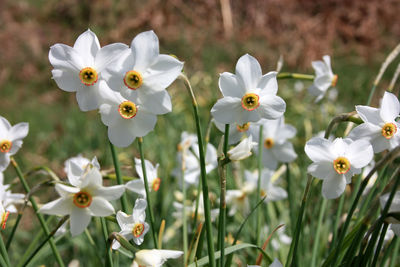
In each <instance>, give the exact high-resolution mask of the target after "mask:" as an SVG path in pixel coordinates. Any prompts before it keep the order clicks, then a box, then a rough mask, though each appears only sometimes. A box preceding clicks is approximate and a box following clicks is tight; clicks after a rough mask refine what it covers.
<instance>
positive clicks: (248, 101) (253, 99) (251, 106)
mask: <svg viewBox="0 0 400 267" xmlns="http://www.w3.org/2000/svg"><path fill="white" fill-rule="evenodd" d="M259 99H260V97H259V96H258V95H257V94H254V93H248V94H245V95H244V96H243V97H242V107H243V108H244V109H245V110H248V111H252V110H255V109H256V108H258V106H259V105H260V102H259Z"/></svg>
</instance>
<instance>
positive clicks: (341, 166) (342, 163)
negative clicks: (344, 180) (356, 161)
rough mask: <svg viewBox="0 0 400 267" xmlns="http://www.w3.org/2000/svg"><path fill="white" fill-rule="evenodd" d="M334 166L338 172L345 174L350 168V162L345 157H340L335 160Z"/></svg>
mask: <svg viewBox="0 0 400 267" xmlns="http://www.w3.org/2000/svg"><path fill="white" fill-rule="evenodd" d="M333 168H334V169H335V171H336V172H337V173H338V174H345V173H347V172H348V171H349V170H350V162H349V160H348V159H347V158H345V157H338V158H337V159H335V160H334V161H333Z"/></svg>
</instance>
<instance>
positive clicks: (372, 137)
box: [349, 92, 400, 153]
mask: <svg viewBox="0 0 400 267" xmlns="http://www.w3.org/2000/svg"><path fill="white" fill-rule="evenodd" d="M356 110H357V113H358V115H360V117H361V119H362V120H363V121H364V123H362V124H360V125H358V126H357V127H355V128H354V129H353V130H352V131H351V132H350V134H349V138H351V139H353V140H357V139H360V138H365V139H367V140H369V141H370V142H371V144H372V147H373V148H374V152H375V153H379V152H382V151H384V150H386V149H389V150H392V149H393V148H395V147H397V146H399V145H400V134H399V127H400V123H398V122H397V121H396V118H397V117H398V116H399V115H400V114H399V113H400V103H399V100H398V99H397V97H396V96H395V95H394V94H392V93H389V92H385V94H384V95H383V98H382V102H381V106H380V108H373V107H369V106H356Z"/></svg>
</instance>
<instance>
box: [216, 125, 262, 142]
mask: <svg viewBox="0 0 400 267" xmlns="http://www.w3.org/2000/svg"><path fill="white" fill-rule="evenodd" d="M213 121H214V124H215V126H216V127H217V128H218V130H220V131H221V132H223V133H225V124H222V123H219V122H217V121H216V120H213ZM259 127H260V126H259V125H258V124H257V123H252V122H247V123H245V124H243V125H239V124H237V123H231V124H229V142H228V143H229V144H230V145H233V144H236V143H238V142H239V141H240V140H242V139H243V138H245V137H249V136H254V135H255V133H256V132H258V130H259Z"/></svg>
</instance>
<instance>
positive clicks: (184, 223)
mask: <svg viewBox="0 0 400 267" xmlns="http://www.w3.org/2000/svg"><path fill="white" fill-rule="evenodd" d="M186 151H187V149H186V148H184V149H183V150H182V168H181V175H182V195H183V201H182V206H183V208H182V232H183V233H182V235H183V265H184V266H186V259H187V253H188V230H187V218H186V182H185V168H186V166H185V156H186V155H185V153H186Z"/></svg>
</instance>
